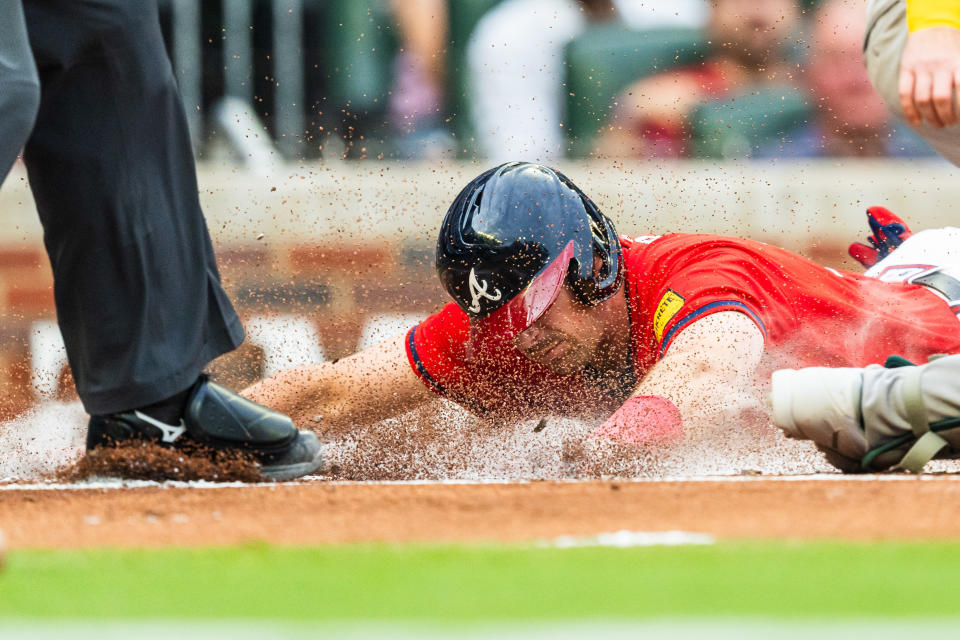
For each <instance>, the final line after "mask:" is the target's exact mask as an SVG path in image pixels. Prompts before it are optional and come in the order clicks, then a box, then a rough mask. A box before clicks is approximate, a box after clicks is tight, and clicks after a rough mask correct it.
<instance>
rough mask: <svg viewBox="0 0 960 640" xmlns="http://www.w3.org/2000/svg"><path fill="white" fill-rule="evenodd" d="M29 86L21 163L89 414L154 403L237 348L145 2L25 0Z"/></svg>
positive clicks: (236, 326)
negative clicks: (34, 104)
mask: <svg viewBox="0 0 960 640" xmlns="http://www.w3.org/2000/svg"><path fill="white" fill-rule="evenodd" d="M24 8H25V9H26V18H27V28H28V31H29V35H30V41H31V45H32V47H33V51H34V56H35V58H36V61H37V67H38V70H39V73H40V82H41V100H40V110H39V115H38V117H37V122H36V125H35V127H34V131H33V134H32V135H31V137H30V140H29V142H28V143H27V146H26V149H25V153H24V158H25V161H26V164H27V170H28V175H29V178H30V185H31V188H32V189H33V193H34V197H35V199H36V202H37V209H38V211H39V213H40V219H41V222H42V223H43V227H44V240H45V243H46V247H47V252H48V253H49V255H50V261H51V263H52V265H53V273H54V294H55V298H56V304H57V315H58V319H59V322H60V328H61V331H62V333H63V338H64V342H65V343H66V347H67V355H68V357H69V361H70V366H71V367H72V369H73V375H74V378H75V380H76V384H77V390H78V392H79V394H80V397H81V399H82V400H83V403H84V406H85V408H86V409H87V411H88V412H90V413H112V412H117V411H122V410H126V409H131V408H135V407H139V406H143V405H146V404H150V403H153V402H157V401H159V400H162V399H164V398H167V397H169V396H171V395H174V394H176V393H178V392H180V391H182V390H184V389H186V388H187V387H189V386H190V384H191V383H192V382H193V381H194V380H195V379H196V377H197V376H198V375H199V373H200V371H201V370H202V368H203V367H204V366H205V365H206V364H207V363H208V362H209V361H210V360H212V359H213V358H215V357H216V356H218V355H220V354H222V353H225V352H227V351H229V350H231V349H233V348H235V347H236V346H237V345H239V344H240V342H241V341H242V339H243V329H242V327H241V326H240V322H239V320H238V318H237V316H236V313H235V312H234V310H233V307H232V306H231V304H230V302H229V300H228V299H227V297H226V295H225V293H224V292H223V289H222V288H221V286H220V276H219V273H218V271H217V267H216V263H215V260H214V255H213V248H212V246H211V244H210V238H209V235H208V233H207V228H206V223H205V222H204V219H203V214H202V212H201V210H200V204H199V200H198V197H197V183H196V172H195V168H194V164H193V155H192V150H191V147H190V140H189V136H188V131H187V124H186V119H185V116H184V111H183V106H182V104H181V102H180V97H179V95H178V92H177V89H176V85H175V82H174V77H173V73H172V70H171V67H170V62H169V59H168V57H167V54H166V50H165V48H164V44H163V41H162V38H161V32H160V26H159V21H158V16H157V6H156V0H26V2H25V4H24Z"/></svg>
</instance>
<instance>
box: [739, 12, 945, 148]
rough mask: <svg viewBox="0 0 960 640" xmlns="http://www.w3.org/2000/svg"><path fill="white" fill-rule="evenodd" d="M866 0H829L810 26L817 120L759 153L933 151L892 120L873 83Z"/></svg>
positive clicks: (808, 79) (808, 77) (808, 78)
mask: <svg viewBox="0 0 960 640" xmlns="http://www.w3.org/2000/svg"><path fill="white" fill-rule="evenodd" d="M865 6H866V4H865V1H864V0H825V1H824V2H822V4H820V5H818V7H817V9H816V12H815V14H814V15H813V17H812V21H811V22H812V24H811V25H810V35H811V49H810V52H809V56H810V57H809V59H808V61H807V62H806V64H805V65H804V66H805V67H806V71H805V73H804V75H803V78H804V79H805V83H806V85H807V86H808V87H809V89H810V92H811V94H812V96H813V102H814V105H815V109H816V110H815V112H814V114H813V121H812V122H811V124H810V125H809V126H807V127H804V128H802V129H800V130H798V131H796V132H793V133H792V134H791V135H789V136H787V137H786V138H785V139H783V140H778V141H776V142H775V143H771V144H770V145H768V146H765V147H761V148H760V150H759V153H757V154H755V155H756V156H758V157H775V156H786V157H818V156H841V157H854V156H861V157H882V156H918V155H930V154H932V153H933V150H932V149H931V148H930V146H929V145H927V144H926V143H925V142H924V141H923V140H921V139H920V138H919V137H918V136H917V135H915V134H914V133H913V132H911V131H910V129H909V128H908V127H906V126H896V125H897V124H899V123H894V122H892V119H891V118H890V115H889V113H888V111H887V108H886V106H885V105H884V103H883V100H882V99H881V97H880V95H879V94H878V93H877V92H876V91H875V90H874V88H873V86H872V85H871V84H870V78H869V77H868V76H867V70H866V68H865V67H864V64H863V57H862V55H861V51H862V48H863V37H864V33H865V31H866V15H865V13H864V8H865Z"/></svg>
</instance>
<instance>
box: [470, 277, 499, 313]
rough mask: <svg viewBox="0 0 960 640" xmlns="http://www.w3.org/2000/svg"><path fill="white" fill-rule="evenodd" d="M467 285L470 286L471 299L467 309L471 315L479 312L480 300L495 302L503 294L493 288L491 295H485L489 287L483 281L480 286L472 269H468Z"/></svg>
mask: <svg viewBox="0 0 960 640" xmlns="http://www.w3.org/2000/svg"><path fill="white" fill-rule="evenodd" d="M467 284H469V285H470V297H471V298H473V301H472V302H471V304H470V307H469V309H470V311H472V312H473V313H479V312H480V298H486V299H487V300H493V301H497V300H499V299H500V298H501V296H503V294H502V293H500V289H497V288H496V287H494V289H493V293H487V288H488V287H489V285H488V284H487V281H486V280H484V281H483V283H482V284H481V283H480V282H479V281H478V280H477V274H476V272H474V270H473V267H471V268H470V279H469V280H468V281H467Z"/></svg>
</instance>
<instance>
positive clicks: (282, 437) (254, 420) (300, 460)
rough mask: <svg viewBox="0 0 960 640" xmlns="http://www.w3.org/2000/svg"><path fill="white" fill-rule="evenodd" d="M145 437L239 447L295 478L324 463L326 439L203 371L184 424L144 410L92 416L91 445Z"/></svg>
mask: <svg viewBox="0 0 960 640" xmlns="http://www.w3.org/2000/svg"><path fill="white" fill-rule="evenodd" d="M130 440H142V441H147V442H152V443H156V444H159V445H161V446H170V447H178V446H181V445H184V444H188V443H199V444H202V445H204V446H206V447H210V448H213V449H239V450H242V451H245V452H247V453H249V454H251V455H252V456H253V457H254V458H255V459H256V460H257V461H258V462H259V463H260V472H261V473H262V474H263V475H265V476H267V477H268V478H271V479H273V480H290V479H293V478H296V477H299V476H302V475H306V474H308V473H312V472H314V471H316V470H317V469H319V468H320V466H321V465H322V463H323V456H322V451H321V446H320V442H319V440H318V439H317V437H316V435H314V434H313V433H311V432H309V431H300V430H298V429H297V428H296V427H295V426H294V424H293V421H292V420H291V419H290V418H289V417H287V416H285V415H284V414H282V413H279V412H276V411H273V410H271V409H268V408H267V407H264V406H261V405H259V404H257V403H255V402H252V401H250V400H247V399H246V398H244V397H242V396H240V395H237V394H236V393H234V392H233V391H230V390H229V389H227V388H225V387H222V386H220V385H218V384H216V383H214V382H210V380H209V379H207V377H206V376H201V377H200V379H199V380H198V381H197V383H196V384H195V385H194V387H193V388H192V389H191V390H190V394H189V396H188V398H187V405H186V409H185V411H184V415H183V418H182V419H181V420H180V424H178V425H170V424H165V423H163V422H161V421H159V420H156V419H154V418H152V417H150V416H148V415H146V414H144V413H141V412H140V411H125V412H122V413H115V414H110V415H98V416H92V417H91V418H90V425H89V428H88V430H87V449H93V448H95V447H99V446H115V445H116V444H118V443H122V442H125V441H130Z"/></svg>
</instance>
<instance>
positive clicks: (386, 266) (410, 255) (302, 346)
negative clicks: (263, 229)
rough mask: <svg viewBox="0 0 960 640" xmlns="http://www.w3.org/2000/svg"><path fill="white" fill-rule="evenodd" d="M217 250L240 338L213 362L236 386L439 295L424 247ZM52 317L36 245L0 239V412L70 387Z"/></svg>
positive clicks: (67, 393) (390, 327)
mask: <svg viewBox="0 0 960 640" xmlns="http://www.w3.org/2000/svg"><path fill="white" fill-rule="evenodd" d="M217 254H218V262H219V264H220V268H221V275H222V279H223V283H224V287H225V289H226V290H227V293H228V294H229V296H230V298H231V300H232V301H233V302H234V305H235V306H236V308H237V310H238V312H239V314H240V316H241V319H242V321H243V323H244V327H245V328H246V330H247V340H246V342H245V343H244V345H243V346H241V347H240V349H238V350H237V351H235V352H233V353H231V354H227V355H225V356H223V357H222V358H220V359H218V360H217V361H215V362H214V363H212V365H211V370H212V371H213V373H214V375H215V376H216V377H217V378H218V379H219V380H221V381H222V382H224V383H225V384H228V385H230V386H233V387H235V388H242V387H244V386H246V385H248V384H250V383H252V382H254V381H256V380H257V379H259V378H260V377H262V376H263V375H264V374H268V375H269V374H270V373H273V372H275V371H277V370H279V369H283V368H285V367H287V366H291V365H293V364H301V363H307V362H315V361H323V360H331V359H335V358H340V357H343V356H345V355H349V354H350V353H353V352H354V351H355V350H356V349H357V348H358V347H362V346H365V345H369V344H372V343H374V342H376V341H379V340H381V339H385V338H388V337H390V336H392V335H395V334H397V333H399V332H402V331H403V330H404V328H405V327H409V326H411V325H412V324H414V323H415V322H417V321H418V320H419V319H420V318H423V317H425V316H427V315H429V314H430V313H432V312H433V311H434V310H436V309H438V308H439V307H440V306H441V305H442V304H443V303H444V302H445V299H444V293H443V291H442V289H441V288H440V285H439V282H438V281H437V278H436V276H435V275H434V270H433V262H432V256H430V255H429V254H428V252H426V251H411V250H405V249H397V250H394V249H393V248H391V247H387V248H384V247H382V246H377V247H344V246H320V245H287V244H281V245H276V246H263V247H258V246H253V247H239V246H235V247H231V246H222V247H219V249H218V252H217ZM55 319H56V312H55V309H54V302H53V285H52V275H51V273H50V266H49V263H48V261H47V258H46V255H45V254H44V252H43V249H42V248H41V247H33V246H19V245H8V246H3V245H0V336H2V339H0V421H2V420H6V419H8V418H10V417H12V416H13V415H16V414H17V413H19V412H21V411H23V410H24V409H26V408H28V407H30V406H32V405H33V404H34V403H35V402H37V401H38V400H40V399H42V398H43V397H61V398H62V397H72V396H73V394H74V391H73V389H72V381H71V379H70V378H69V369H68V368H67V366H66V361H65V354H64V352H63V347H62V339H61V338H60V336H59V331H58V329H57V327H56V322H55Z"/></svg>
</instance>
